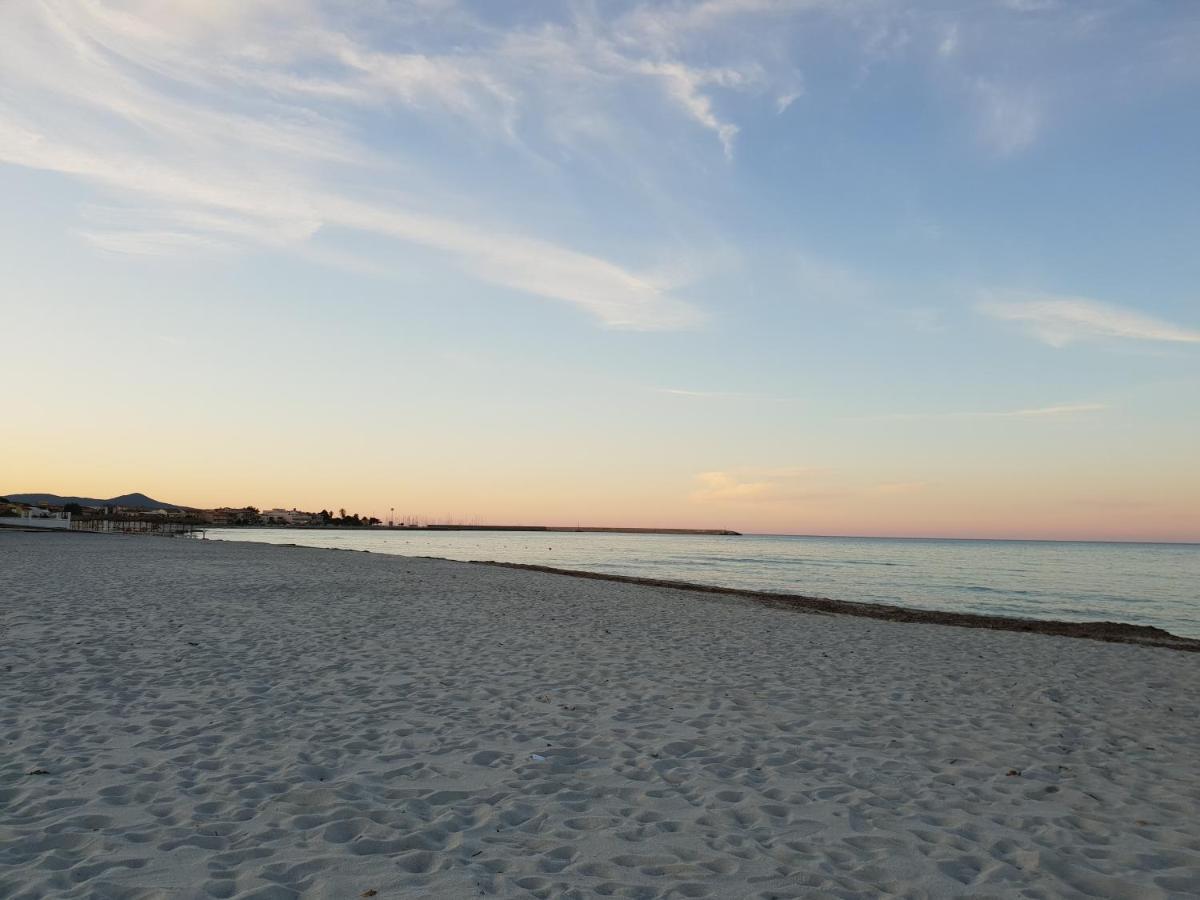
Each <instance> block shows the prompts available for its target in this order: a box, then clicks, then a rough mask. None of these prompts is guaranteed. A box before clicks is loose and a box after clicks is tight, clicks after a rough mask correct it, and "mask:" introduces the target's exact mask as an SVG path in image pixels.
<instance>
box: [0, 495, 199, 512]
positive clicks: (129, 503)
mask: <svg viewBox="0 0 1200 900" xmlns="http://www.w3.org/2000/svg"><path fill="white" fill-rule="evenodd" d="M2 496H4V497H7V498H8V499H9V500H12V501H13V502H15V503H32V504H35V505H38V506H40V505H45V504H50V505H52V506H63V505H65V504H67V503H78V504H79V505H80V506H124V507H126V508H129V509H169V510H185V509H188V507H186V506H179V505H178V504H175V503H164V502H163V501H162V500H155V499H154V498H153V497H147V496H146V495H145V494H142V493H133V494H121V495H120V496H118V497H110V498H109V499H107V500H99V499H97V498H95V497H63V496H60V495H59V494H36V493H35V494H4V495H2Z"/></svg>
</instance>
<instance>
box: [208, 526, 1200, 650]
mask: <svg viewBox="0 0 1200 900" xmlns="http://www.w3.org/2000/svg"><path fill="white" fill-rule="evenodd" d="M208 536H209V537H210V538H217V539H222V540H240V541H263V542H266V543H275V544H302V545H306V546H312V547H341V548H346V549H353V550H370V551H372V552H373V553H396V554H402V555H408V556H441V557H446V558H448V559H463V560H499V561H503V562H520V563H536V564H539V565H546V566H557V567H559V568H564V569H585V570H588V571H594V572H607V573H611V574H616V575H638V576H644V577H650V578H671V579H676V580H680V581H692V582H698V583H700V584H713V585H720V586H723V587H733V588H746V589H751V590H767V591H783V592H786V593H796V594H807V595H810V596H821V597H832V598H834V599H837V600H857V601H862V602H867V603H893V604H896V605H899V606H910V607H916V608H921V609H940V610H952V611H961V612H979V613H994V614H998V615H1011V616H1024V617H1027V618H1034V619H1067V620H1074V621H1094V620H1110V621H1117V622H1131V623H1134V624H1138V625H1156V626H1158V627H1159V628H1165V629H1166V630H1168V631H1171V632H1173V633H1175V634H1179V635H1186V636H1189V637H1200V544H1111V543H1082V542H1078V543H1077V542H1055V541H964V540H928V539H901V538H840V537H796V536H791V535H743V536H740V537H712V536H707V535H641V534H639V535H629V534H574V533H552V532H469V531H430V532H421V531H363V530H357V529H291V528H237V529H211V530H210V531H209V532H208Z"/></svg>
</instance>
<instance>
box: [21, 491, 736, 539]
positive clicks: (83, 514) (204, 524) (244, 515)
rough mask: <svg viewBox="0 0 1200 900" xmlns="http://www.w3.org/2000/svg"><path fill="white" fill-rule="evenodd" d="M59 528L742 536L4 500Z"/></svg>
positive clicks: (40, 498)
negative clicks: (350, 529) (402, 530)
mask: <svg viewBox="0 0 1200 900" xmlns="http://www.w3.org/2000/svg"><path fill="white" fill-rule="evenodd" d="M39 525H41V526H43V527H59V528H72V529H76V530H101V531H149V532H157V533H184V532H188V533H190V532H193V531H196V532H197V533H199V530H202V529H204V528H247V527H254V528H270V527H277V528H392V529H397V528H403V529H426V530H431V531H558V532H607V533H622V534H714V535H736V534H738V532H736V531H728V530H725V529H700V528H613V527H600V526H596V527H593V526H553V525H488V524H478V523H463V522H433V521H429V520H428V519H426V518H424V517H418V516H400V517H397V516H396V515H395V514H394V511H393V512H392V513H390V514H389V516H388V518H387V519H386V520H384V519H381V518H378V517H377V516H364V515H360V514H359V513H350V512H347V511H346V510H345V509H338V510H336V511H333V510H328V509H322V510H320V511H318V512H307V511H305V510H301V509H294V508H293V509H282V508H275V509H259V508H258V507H256V506H240V507H232V506H221V507H217V508H215V509H197V508H194V507H187V506H177V505H175V504H171V503H163V502H161V501H158V500H154V499H153V498H151V497H147V496H146V495H145V494H124V495H122V496H120V497H112V498H109V499H107V500H99V499H95V498H89V497H61V496H59V495H57V494H9V495H8V496H7V497H0V526H15V527H37V526H39Z"/></svg>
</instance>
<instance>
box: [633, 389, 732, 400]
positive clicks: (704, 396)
mask: <svg viewBox="0 0 1200 900" xmlns="http://www.w3.org/2000/svg"><path fill="white" fill-rule="evenodd" d="M654 392H655V393H658V394H670V395H671V396H672V397H694V398H696V399H700V400H733V399H737V398H739V397H745V396H746V395H745V394H741V393H738V392H736V391H689V390H685V389H683V388H654Z"/></svg>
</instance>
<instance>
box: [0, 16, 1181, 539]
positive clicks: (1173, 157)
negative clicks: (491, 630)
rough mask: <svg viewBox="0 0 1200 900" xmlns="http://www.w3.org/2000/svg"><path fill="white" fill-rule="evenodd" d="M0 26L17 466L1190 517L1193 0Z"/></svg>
mask: <svg viewBox="0 0 1200 900" xmlns="http://www.w3.org/2000/svg"><path fill="white" fill-rule="evenodd" d="M0 33H3V34H4V36H5V38H4V50H3V52H2V53H0V197H3V198H4V202H3V203H0V324H2V326H3V327H2V329H0V332H2V333H3V336H4V344H5V349H6V358H7V361H8V365H9V372H10V374H9V377H8V378H6V379H5V381H6V383H7V385H8V386H9V388H10V390H9V391H6V392H3V403H0V413H2V415H3V418H4V421H5V424H6V428H7V432H8V435H9V438H10V439H9V440H6V441H4V442H3V448H2V449H0V490H6V491H11V492H14V493H16V492H33V491H49V492H55V493H61V494H73V495H83V496H96V497H108V496H113V495H116V494H120V493H126V492H131V491H143V492H145V493H147V494H150V495H151V496H153V497H156V498H158V499H161V500H165V501H167V502H172V503H179V504H185V505H191V506H203V507H210V506H223V505H236V506H242V505H246V504H253V505H256V506H259V507H279V506H282V507H287V508H291V507H299V508H301V509H320V508H322V507H324V508H330V509H337V508H339V507H344V508H346V509H348V510H352V511H358V512H361V513H364V514H371V513H373V514H375V515H378V516H380V517H381V518H387V517H388V516H389V515H390V510H392V509H394V510H395V515H396V516H397V517H401V516H404V517H419V518H422V519H425V520H431V521H460V522H476V523H488V522H491V523H495V522H503V523H528V524H532V523H539V524H559V525H575V524H582V525H627V526H677V527H700V528H733V529H737V530H740V531H750V532H768V533H800V534H847V535H869V534H873V535H897V536H950V537H995V538H1064V539H1104V540H1110V539H1111V540H1182V541H1200V466H1198V465H1197V462H1198V460H1200V253H1198V252H1197V250H1198V247H1200V177H1197V169H1196V166H1197V160H1198V159H1200V5H1197V4H1194V3H1190V2H1163V3H1157V4H1143V3H1136V2H1132V0H1095V2H1082V0H1081V2H1072V3H1068V2H1054V0H996V2H987V0H979V2H976V3H970V4H963V3H958V2H948V0H947V2H924V3H914V2H902V0H689V2H683V0H671V2H615V0H614V2H599V0H596V2H560V0H555V2H529V3H522V4H510V3H492V2H466V0H411V2H407V3H406V2H398V0H397V2H385V0H356V2H349V0H346V2H320V0H286V2H285V0H176V2H172V3H162V2H158V0H127V2H103V0H40V2H34V0H10V2H7V3H4V4H2V5H0Z"/></svg>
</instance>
